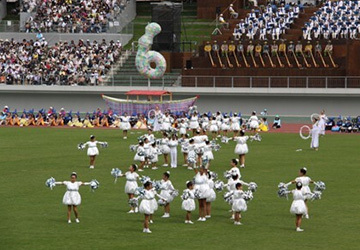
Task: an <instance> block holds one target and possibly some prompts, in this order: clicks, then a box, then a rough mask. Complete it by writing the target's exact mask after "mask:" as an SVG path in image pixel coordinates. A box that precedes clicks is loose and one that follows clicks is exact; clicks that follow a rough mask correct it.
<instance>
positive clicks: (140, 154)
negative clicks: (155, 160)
mask: <svg viewBox="0 0 360 250" xmlns="http://www.w3.org/2000/svg"><path fill="white" fill-rule="evenodd" d="M134 161H139V162H140V167H139V171H140V172H142V171H144V165H145V149H144V141H139V145H138V147H137V149H136V154H135V156H134Z"/></svg>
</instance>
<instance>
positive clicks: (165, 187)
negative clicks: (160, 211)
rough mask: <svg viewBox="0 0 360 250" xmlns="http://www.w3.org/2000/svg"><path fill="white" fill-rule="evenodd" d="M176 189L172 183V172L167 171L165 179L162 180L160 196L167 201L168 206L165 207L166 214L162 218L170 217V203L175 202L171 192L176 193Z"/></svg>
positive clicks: (164, 175)
mask: <svg viewBox="0 0 360 250" xmlns="http://www.w3.org/2000/svg"><path fill="white" fill-rule="evenodd" d="M174 190H175V188H174V186H173V184H172V183H171V181H170V171H166V172H165V173H164V174H163V179H162V180H161V192H160V195H161V196H162V197H164V198H165V199H166V204H165V206H164V210H165V213H164V215H163V216H162V218H169V217H170V202H172V201H173V200H174V197H173V196H172V195H171V192H172V191H174Z"/></svg>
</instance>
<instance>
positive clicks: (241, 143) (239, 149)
mask: <svg viewBox="0 0 360 250" xmlns="http://www.w3.org/2000/svg"><path fill="white" fill-rule="evenodd" d="M250 138H252V136H247V135H245V131H244V130H240V136H236V137H234V141H236V143H237V144H236V147H235V154H237V155H239V162H240V168H245V155H246V154H247V153H249V148H248V145H247V144H246V142H247V141H248V140H249V139H250Z"/></svg>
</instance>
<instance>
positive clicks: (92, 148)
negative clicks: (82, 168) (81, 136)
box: [78, 135, 107, 169]
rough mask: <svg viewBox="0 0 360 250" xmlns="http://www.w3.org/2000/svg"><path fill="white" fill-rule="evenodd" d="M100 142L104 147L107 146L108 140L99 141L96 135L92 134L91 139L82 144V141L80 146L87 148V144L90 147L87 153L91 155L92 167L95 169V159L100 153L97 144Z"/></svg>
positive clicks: (80, 147)
mask: <svg viewBox="0 0 360 250" xmlns="http://www.w3.org/2000/svg"><path fill="white" fill-rule="evenodd" d="M98 144H100V145H102V146H103V147H105V146H107V142H99V141H96V140H95V136H94V135H91V136H90V141H88V142H86V143H84V144H82V143H80V144H79V146H78V148H79V149H84V148H86V146H87V147H88V149H87V155H88V156H89V157H90V167H89V168H90V169H94V168H95V159H96V156H97V155H99V149H98V148H97V145H98Z"/></svg>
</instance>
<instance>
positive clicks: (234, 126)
mask: <svg viewBox="0 0 360 250" xmlns="http://www.w3.org/2000/svg"><path fill="white" fill-rule="evenodd" d="M230 121H231V130H232V131H233V133H234V137H236V136H237V135H238V134H239V131H240V117H239V116H238V114H237V113H234V115H233V116H232V117H231V118H230Z"/></svg>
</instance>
